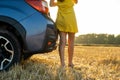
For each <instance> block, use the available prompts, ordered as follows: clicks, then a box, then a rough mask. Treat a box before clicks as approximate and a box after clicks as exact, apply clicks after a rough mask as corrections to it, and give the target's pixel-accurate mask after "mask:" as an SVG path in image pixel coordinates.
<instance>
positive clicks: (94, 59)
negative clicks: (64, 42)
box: [0, 46, 120, 80]
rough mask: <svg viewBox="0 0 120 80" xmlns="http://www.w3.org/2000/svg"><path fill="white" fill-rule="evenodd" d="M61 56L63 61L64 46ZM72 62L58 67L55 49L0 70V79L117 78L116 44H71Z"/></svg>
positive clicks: (119, 59) (119, 68)
mask: <svg viewBox="0 0 120 80" xmlns="http://www.w3.org/2000/svg"><path fill="white" fill-rule="evenodd" d="M65 58H66V64H67V47H66V55H65ZM74 64H75V67H74V68H73V69H71V68H68V67H67V65H66V67H65V68H61V67H60V63H59V55H58V51H57V50H55V51H53V52H51V53H48V54H47V53H46V54H37V55H34V56H32V57H31V58H30V59H29V60H27V61H25V62H24V63H22V64H21V65H16V66H14V67H12V68H11V69H10V71H8V72H1V73H0V80H120V48H119V47H95V46H90V47H89V46H75V54H74Z"/></svg>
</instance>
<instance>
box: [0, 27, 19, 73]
mask: <svg viewBox="0 0 120 80" xmlns="http://www.w3.org/2000/svg"><path fill="white" fill-rule="evenodd" d="M20 59H21V47H20V44H19V42H18V40H17V38H16V37H15V36H14V35H13V34H12V33H11V32H9V31H7V30H5V29H0V71H3V70H8V69H9V68H10V67H11V66H12V65H14V64H16V63H19V62H20Z"/></svg>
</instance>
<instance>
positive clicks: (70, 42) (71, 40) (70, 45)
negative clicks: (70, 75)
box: [68, 33, 75, 67]
mask: <svg viewBox="0 0 120 80" xmlns="http://www.w3.org/2000/svg"><path fill="white" fill-rule="evenodd" d="M74 39H75V33H68V66H70V67H73V66H74V65H73V62H72V60H73V53H74Z"/></svg>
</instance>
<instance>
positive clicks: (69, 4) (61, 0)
mask: <svg viewBox="0 0 120 80" xmlns="http://www.w3.org/2000/svg"><path fill="white" fill-rule="evenodd" d="M77 2H78V1H77V0H57V2H55V0H50V6H51V7H54V6H58V13H57V19H56V27H57V29H58V30H59V35H60V44H59V55H60V61H61V65H62V66H63V67H64V66H65V60H64V50H65V45H66V36H67V35H68V66H69V67H73V66H74V65H73V62H72V60H73V52H74V38H75V33H76V32H78V29H77V23H76V18H75V13H74V9H73V6H74V3H76V4H77Z"/></svg>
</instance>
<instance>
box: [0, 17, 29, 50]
mask: <svg viewBox="0 0 120 80" xmlns="http://www.w3.org/2000/svg"><path fill="white" fill-rule="evenodd" d="M0 29H6V30H8V31H10V32H11V33H13V34H14V35H15V37H16V38H17V39H18V41H19V42H20V45H21V48H22V49H23V50H25V49H27V47H26V42H25V38H26V30H25V29H24V27H23V26H22V25H21V24H20V23H19V22H17V21H16V20H14V19H12V18H10V17H6V16H0Z"/></svg>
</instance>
